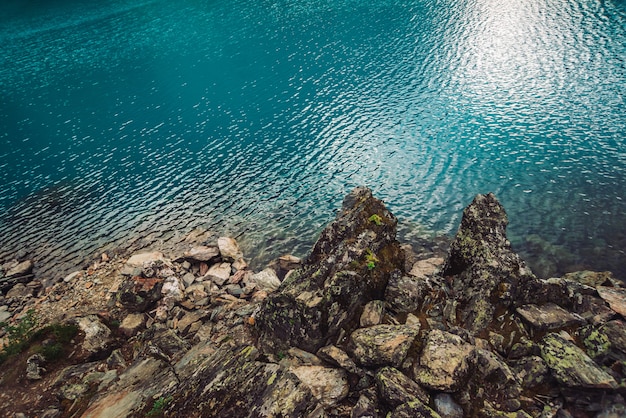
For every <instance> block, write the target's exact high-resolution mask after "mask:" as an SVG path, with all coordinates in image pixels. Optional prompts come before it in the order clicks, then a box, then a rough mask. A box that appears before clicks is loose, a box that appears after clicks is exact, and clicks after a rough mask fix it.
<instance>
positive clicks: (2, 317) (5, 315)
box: [0, 306, 13, 322]
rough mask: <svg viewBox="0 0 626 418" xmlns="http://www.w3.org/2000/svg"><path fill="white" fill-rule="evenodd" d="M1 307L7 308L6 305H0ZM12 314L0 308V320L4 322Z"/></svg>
mask: <svg viewBox="0 0 626 418" xmlns="http://www.w3.org/2000/svg"><path fill="white" fill-rule="evenodd" d="M2 307H3V308H8V307H7V306H2ZM12 316H13V314H12V313H11V312H9V311H7V310H6V309H0V322H4V321H6V320H7V319H9V318H11V317H12Z"/></svg>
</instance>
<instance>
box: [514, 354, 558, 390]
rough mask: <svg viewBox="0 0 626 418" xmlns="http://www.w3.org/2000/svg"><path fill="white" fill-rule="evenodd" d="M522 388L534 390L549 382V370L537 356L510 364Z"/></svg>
mask: <svg viewBox="0 0 626 418" xmlns="http://www.w3.org/2000/svg"><path fill="white" fill-rule="evenodd" d="M510 365H511V368H512V370H513V373H515V375H516V376H517V380H518V381H519V382H520V383H521V385H522V387H523V388H530V389H532V388H534V387H537V386H539V385H542V384H546V383H548V382H550V370H549V369H548V366H547V365H546V362H545V361H543V359H542V358H541V357H539V356H529V357H524V358H521V359H519V360H514V361H512V362H511V363H510Z"/></svg>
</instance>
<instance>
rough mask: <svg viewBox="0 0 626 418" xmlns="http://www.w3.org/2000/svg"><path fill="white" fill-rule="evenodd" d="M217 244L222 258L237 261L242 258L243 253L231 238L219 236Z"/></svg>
mask: <svg viewBox="0 0 626 418" xmlns="http://www.w3.org/2000/svg"><path fill="white" fill-rule="evenodd" d="M217 246H218V247H219V252H220V254H221V256H222V259H223V260H230V261H237V260H239V259H240V258H243V253H242V252H241V250H240V249H239V245H238V244H237V241H235V240H234V239H233V238H230V237H220V238H218V239H217Z"/></svg>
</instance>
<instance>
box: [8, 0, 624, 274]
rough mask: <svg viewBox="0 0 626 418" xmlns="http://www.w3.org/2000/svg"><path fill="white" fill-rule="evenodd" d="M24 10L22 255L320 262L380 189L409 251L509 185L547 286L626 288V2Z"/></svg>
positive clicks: (19, 28)
mask: <svg viewBox="0 0 626 418" xmlns="http://www.w3.org/2000/svg"><path fill="white" fill-rule="evenodd" d="M4 3H5V4H3V6H2V10H0V52H1V55H0V88H1V89H0V144H1V148H0V261H7V260H10V259H12V258H15V257H18V258H23V257H34V258H35V259H36V260H37V265H38V268H39V271H40V272H41V273H42V274H48V275H59V274H61V273H62V272H63V271H64V268H61V267H55V266H54V264H55V263H56V264H57V265H60V264H63V263H65V264H67V265H72V266H73V265H76V264H77V263H79V262H80V260H82V259H83V258H85V257H91V256H93V255H94V254H96V252H97V251H98V250H99V249H101V248H102V246H104V245H105V244H109V243H123V242H127V241H128V240H129V239H130V238H132V237H137V236H147V235H149V236H150V237H152V239H156V240H159V239H167V238H168V237H170V236H171V235H172V234H173V233H180V234H185V233H187V232H189V231H190V230H192V229H193V228H204V229H208V230H211V231H216V233H220V234H232V235H235V236H237V237H238V239H239V240H240V241H241V243H242V244H243V246H244V248H245V251H246V253H247V254H248V255H250V256H253V257H254V258H255V260H256V261H257V262H262V261H265V260H267V258H268V257H272V256H277V255H280V254H281V253H284V252H292V253H296V254H299V255H303V254H305V253H306V251H307V250H308V249H309V248H310V245H311V244H312V242H313V241H314V240H315V238H316V236H317V234H318V233H319V231H320V229H321V228H322V227H323V226H324V225H325V224H326V223H327V222H329V221H330V220H331V219H332V218H333V217H334V211H335V210H336V209H337V208H338V207H339V206H340V203H341V200H342V197H343V196H344V195H345V194H346V193H347V192H348V191H349V190H350V189H351V188H352V187H354V186H356V185H368V186H369V187H371V188H372V189H373V190H374V192H375V194H376V195H377V196H379V197H381V198H383V199H384V200H385V201H386V202H387V203H388V205H389V207H390V208H391V210H392V211H393V212H394V213H395V214H396V215H397V216H398V217H399V218H400V220H401V224H402V225H401V229H402V234H403V236H404V237H405V238H406V239H410V238H411V237H416V236H432V235H435V234H441V233H448V234H451V233H454V231H455V230H456V228H457V226H458V223H459V221H460V217H461V211H462V209H463V207H464V206H465V205H467V204H468V203H469V202H470V201H471V199H472V197H473V196H474V195H475V194H476V193H485V192H489V191H493V192H494V193H495V194H496V195H497V197H498V198H499V199H500V200H501V202H502V203H503V204H504V205H505V207H506V209H507V212H508V213H509V218H510V227H509V235H510V238H511V241H512V242H513V244H514V246H515V248H516V249H518V250H519V251H520V252H522V254H523V256H524V257H525V258H526V259H528V260H529V261H530V262H531V264H532V265H533V266H534V267H535V269H536V270H537V271H538V272H539V273H540V274H542V275H550V274H556V273H558V272H562V271H566V270H568V269H570V270H571V269H573V268H594V269H611V270H613V271H615V272H616V273H618V274H619V275H621V277H622V278H626V257H625V256H624V249H626V202H625V199H626V196H625V191H626V145H625V138H626V111H625V110H624V109H626V103H625V95H626V62H625V61H626V3H625V2H624V1H622V0H606V1H605V0H603V1H592V0H551V1H547V0H498V1H495V0H455V1H451V0H424V1H410V0H409V1H399V0H380V1H374V0H372V1H364V0H358V1H357V0H333V1H330V0H328V1H323V0H308V1H300V0H290V1H286V0H283V1H271V0H233V1H225V0H214V1H198V0H180V1H175V2H173V1H164V0H154V1H145V0H112V1H108V2H88V1H79V0H74V1H61V0H50V1H43V0H40V1H37V2H35V1H26V0H11V1H9V0H7V1H6V2H4ZM101 3H103V4H101Z"/></svg>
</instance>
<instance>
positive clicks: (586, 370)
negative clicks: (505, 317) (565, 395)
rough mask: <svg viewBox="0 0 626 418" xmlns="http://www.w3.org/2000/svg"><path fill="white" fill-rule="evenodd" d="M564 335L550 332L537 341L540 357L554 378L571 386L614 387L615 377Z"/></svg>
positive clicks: (615, 385) (615, 383)
mask: <svg viewBox="0 0 626 418" xmlns="http://www.w3.org/2000/svg"><path fill="white" fill-rule="evenodd" d="M566 337H567V338H565V337H564V336H563V334H557V333H550V334H548V335H546V336H545V337H544V338H543V339H542V340H541V342H540V343H539V347H540V349H541V358H542V359H543V360H544V361H545V362H546V365H547V366H548V368H549V369H550V371H551V372H552V375H553V376H554V377H555V378H556V380H557V381H558V382H559V383H560V384H562V385H564V386H567V387H573V388H588V389H589V388H593V389H614V388H616V387H617V382H616V381H615V379H614V378H613V377H612V376H611V375H609V374H608V373H607V372H605V371H604V370H602V368H600V367H599V366H598V365H597V364H596V363H595V362H594V361H593V360H591V358H589V356H587V354H585V352H584V351H583V350H581V349H580V348H578V347H577V346H576V345H575V344H574V343H573V342H572V341H571V337H569V336H568V335H566Z"/></svg>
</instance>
